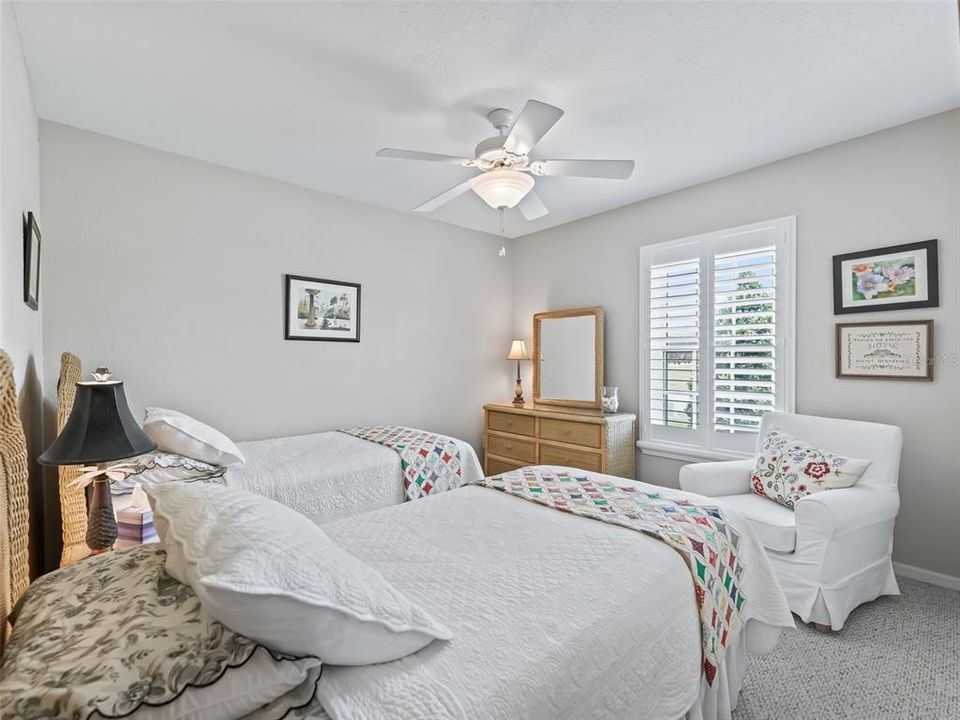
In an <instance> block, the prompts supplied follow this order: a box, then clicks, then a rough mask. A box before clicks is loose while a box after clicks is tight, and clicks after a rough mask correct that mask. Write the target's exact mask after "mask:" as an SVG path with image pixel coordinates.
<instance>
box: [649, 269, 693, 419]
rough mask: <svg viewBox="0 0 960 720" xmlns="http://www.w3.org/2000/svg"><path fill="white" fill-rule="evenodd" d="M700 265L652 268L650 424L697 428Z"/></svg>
mask: <svg viewBox="0 0 960 720" xmlns="http://www.w3.org/2000/svg"><path fill="white" fill-rule="evenodd" d="M701 301H702V293H701V291H700V261H699V259H693V260H686V261H683V260H681V261H677V262H667V263H661V264H659V265H653V266H651V268H650V302H649V308H650V317H649V328H650V330H649V332H650V335H649V351H650V356H649V358H648V360H649V362H650V365H649V367H650V373H649V383H650V385H649V393H648V396H649V398H650V403H649V407H648V412H649V419H650V422H651V423H652V424H654V425H661V426H665V427H674V428H686V429H695V428H697V427H698V425H699V407H700V317H701V314H700V304H701Z"/></svg>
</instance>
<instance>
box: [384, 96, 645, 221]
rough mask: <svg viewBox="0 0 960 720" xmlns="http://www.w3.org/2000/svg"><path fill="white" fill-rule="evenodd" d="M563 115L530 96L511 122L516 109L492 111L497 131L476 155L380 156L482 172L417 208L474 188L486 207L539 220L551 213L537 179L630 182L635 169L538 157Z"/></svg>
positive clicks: (620, 163) (393, 152) (391, 152)
mask: <svg viewBox="0 0 960 720" xmlns="http://www.w3.org/2000/svg"><path fill="white" fill-rule="evenodd" d="M561 117H563V110H561V109H560V108H558V107H554V106H553V105H548V104H547V103H544V102H540V101H539V100H527V103H526V105H524V106H523V110H522V111H521V112H520V115H519V116H518V117H517V119H516V122H513V124H512V125H511V122H512V121H513V113H512V112H510V111H509V110H504V109H502V108H500V109H497V110H491V111H490V112H489V113H487V119H488V120H490V122H491V123H492V124H493V126H494V127H495V128H496V129H497V134H496V135H494V136H493V137H489V138H487V139H485V140H481V141H480V143H479V144H478V145H477V147H476V150H475V151H474V157H473V158H461V157H455V156H453V155H441V154H438V153H429V152H419V151H417V150H397V149H395V148H382V149H381V150H378V151H377V157H384V158H396V159H399V160H425V161H427V162H436V163H449V164H451V165H461V166H463V167H470V168H476V169H478V170H480V171H481V172H480V174H479V175H476V176H474V177H472V178H470V179H469V180H466V181H464V182H462V183H460V184H459V185H456V186H454V187H452V188H450V189H449V190H447V191H445V192H442V193H440V194H439V195H437V196H436V197H435V198H432V199H431V200H427V201H426V202H425V203H423V204H422V205H420V206H419V207H417V208H415V209H416V211H417V212H431V211H432V210H436V209H437V208H438V207H440V206H441V205H445V204H446V203H448V202H450V201H451V200H453V199H454V198H456V197H459V196H460V195H462V194H463V193H465V192H466V191H467V190H473V191H474V192H475V193H476V194H477V195H479V196H480V197H481V198H482V199H483V201H484V202H485V203H487V205H489V206H490V207H492V208H494V209H496V210H501V211H502V210H504V209H507V208H513V207H518V208H519V210H520V212H521V213H523V216H524V217H525V218H526V219H527V220H536V219H537V218H539V217H543V216H544V215H546V214H547V213H548V212H549V211H548V210H547V208H546V206H545V205H544V204H543V202H542V201H541V200H540V198H539V196H538V195H537V194H536V193H535V192H534V191H533V186H534V184H535V182H536V181H535V180H534V176H536V177H551V176H561V175H564V176H568V177H592V178H610V179H613V180H626V179H627V178H629V177H630V175H631V174H632V173H633V165H634V163H633V160H535V159H533V158H531V157H530V152H531V151H532V150H533V148H534V146H536V144H537V143H538V142H540V140H541V138H543V136H544V135H546V134H547V132H549V130H550V128H552V127H553V126H554V125H555V124H556V123H557V121H558V120H559V119H560V118H561Z"/></svg>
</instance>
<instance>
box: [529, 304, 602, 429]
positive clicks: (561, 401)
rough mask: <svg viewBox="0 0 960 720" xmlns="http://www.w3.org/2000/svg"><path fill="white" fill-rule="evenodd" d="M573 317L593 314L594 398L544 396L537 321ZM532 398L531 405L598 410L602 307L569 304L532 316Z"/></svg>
mask: <svg viewBox="0 0 960 720" xmlns="http://www.w3.org/2000/svg"><path fill="white" fill-rule="evenodd" d="M575 317H593V318H594V332H593V342H594V346H593V356H594V367H593V377H594V393H593V395H594V398H593V399H592V400H580V399H569V398H556V397H544V396H543V394H542V393H541V375H542V372H541V369H540V362H541V360H542V347H543V342H542V334H541V333H542V330H541V325H542V323H543V321H544V320H557V319H564V318H575ZM531 358H532V359H533V402H534V404H535V405H559V406H562V407H575V408H590V409H596V410H599V409H600V408H601V407H602V398H603V308H602V307H586V308H573V309H571V310H552V311H549V312H539V313H536V314H535V315H534V316H533V355H532V356H531Z"/></svg>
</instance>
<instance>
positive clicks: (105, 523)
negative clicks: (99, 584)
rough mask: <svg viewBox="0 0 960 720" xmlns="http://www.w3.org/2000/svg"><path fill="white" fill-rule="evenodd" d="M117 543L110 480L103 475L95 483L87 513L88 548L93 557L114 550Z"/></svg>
mask: <svg viewBox="0 0 960 720" xmlns="http://www.w3.org/2000/svg"><path fill="white" fill-rule="evenodd" d="M116 541H117V516H116V515H115V514H114V512H113V498H112V497H111V494H110V480H109V478H107V477H106V476H103V475H101V476H100V477H98V478H97V479H96V480H94V481H93V493H92V495H91V496H90V509H89V511H88V513H87V547H88V548H90V554H91V555H99V554H100V553H104V552H107V551H108V550H113V544H114V543H115V542H116Z"/></svg>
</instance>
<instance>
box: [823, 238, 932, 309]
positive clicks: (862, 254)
mask: <svg viewBox="0 0 960 720" xmlns="http://www.w3.org/2000/svg"><path fill="white" fill-rule="evenodd" d="M917 250H925V251H926V278H925V280H926V283H927V298H926V299H925V300H907V301H904V302H893V303H882V304H881V303H878V304H876V305H874V306H870V305H858V306H849V305H848V306H844V297H843V283H844V275H845V274H844V271H843V266H844V264H845V263H849V262H852V261H855V260H858V259H861V258H863V259H868V258H871V257H875V256H878V255H894V254H897V253H909V252H911V251H917ZM939 306H940V272H939V258H938V244H937V239H936V238H934V239H933V240H924V241H922V242H915V243H905V244H903V245H890V246H887V247H881V248H875V249H872V250H860V251H857V252H851V253H844V254H843V255H834V256H833V314H834V315H847V314H850V313H865V312H886V311H887V310H911V309H914V308H930V307H939Z"/></svg>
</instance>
